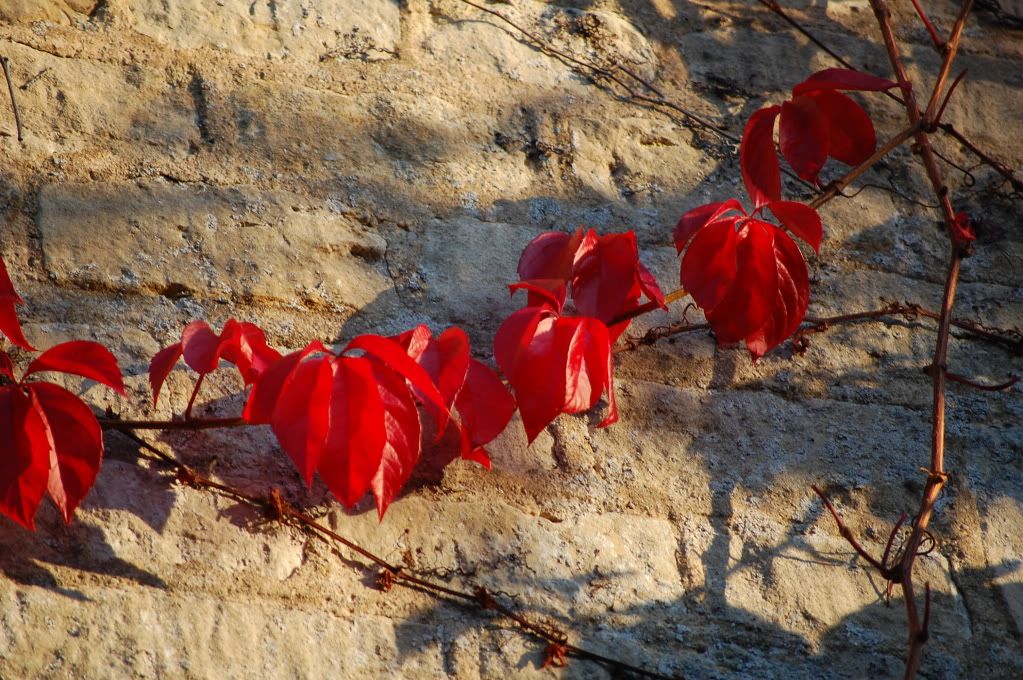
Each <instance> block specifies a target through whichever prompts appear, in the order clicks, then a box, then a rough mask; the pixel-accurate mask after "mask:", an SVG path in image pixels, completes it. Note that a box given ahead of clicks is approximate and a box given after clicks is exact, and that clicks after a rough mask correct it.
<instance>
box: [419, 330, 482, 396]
mask: <svg viewBox="0 0 1023 680" xmlns="http://www.w3.org/2000/svg"><path fill="white" fill-rule="evenodd" d="M420 328H424V329H426V333H427V336H428V337H429V340H428V341H427V342H426V343H425V344H424V345H423V346H422V347H421V348H419V347H415V348H409V350H408V354H409V356H410V357H412V358H413V359H414V360H415V361H416V363H418V364H419V365H420V366H422V367H423V368H424V369H425V370H426V372H427V374H428V375H429V376H430V379H431V380H433V382H434V384H435V385H436V386H437V389H438V391H440V394H441V397H443V398H444V404H445V405H446V406H447V407H448V408H449V409H450V408H451V404H453V403H454V401H455V395H456V394H458V390H460V389H461V388H462V384H463V383H465V374H466V372H467V371H468V370H469V336H468V335H466V334H465V331H463V330H462V329H461V328H449V329H447V330H446V331H444V332H443V333H441V334H440V335H438V336H437V338H436V339H434V338H433V337H432V336H430V330H429V329H428V328H426V326H420Z"/></svg>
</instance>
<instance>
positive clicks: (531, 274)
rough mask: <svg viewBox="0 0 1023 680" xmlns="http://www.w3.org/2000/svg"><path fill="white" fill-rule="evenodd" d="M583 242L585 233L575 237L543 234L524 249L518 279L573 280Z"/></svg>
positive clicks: (574, 235)
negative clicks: (574, 268) (573, 272)
mask: <svg viewBox="0 0 1023 680" xmlns="http://www.w3.org/2000/svg"><path fill="white" fill-rule="evenodd" d="M582 242H583V230H582V229H577V230H576V231H575V233H574V234H571V235H569V234H566V233H564V232H560V231H548V232H546V233H543V234H540V235H539V236H537V237H536V238H534V239H533V240H532V241H530V242H529V243H528V244H527V245H526V247H525V248H523V249H522V255H520V256H519V265H518V273H519V279H520V280H522V281H528V280H529V279H561V280H562V281H568V280H569V279H570V278H571V277H572V269H573V267H574V265H575V261H576V256H577V253H578V252H579V247H580V246H581V245H582Z"/></svg>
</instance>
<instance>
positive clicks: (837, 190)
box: [807, 121, 923, 210]
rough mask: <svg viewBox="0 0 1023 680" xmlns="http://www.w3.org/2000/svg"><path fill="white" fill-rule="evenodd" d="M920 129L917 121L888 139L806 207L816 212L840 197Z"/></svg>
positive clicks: (920, 126)
mask: <svg viewBox="0 0 1023 680" xmlns="http://www.w3.org/2000/svg"><path fill="white" fill-rule="evenodd" d="M922 127H923V126H922V124H921V123H920V122H919V121H918V122H916V123H914V124H912V125H910V126H909V127H908V128H906V129H904V130H902V131H901V132H900V133H899V134H897V135H895V136H894V137H892V138H891V139H889V140H888V141H887V142H886V143H885V144H884V146H882V147H881V148H879V149H878V150H877V151H875V152H874V153H873V154H872V155H871V156H870V158H868V159H867V160H865V161H863V162H862V163H860V164H859V165H858V166H856V167H855V168H853V169H852V170H850V171H849V172H847V173H846V174H845V175H843V176H842V177H841V178H839V179H838V180H835V181H834V182H832V183H831V185H830V186H829V187H828V188H827V189H825V191H824V193H822V194H821V195H819V196H817V197H816V198H814V199H813V200H812V201H810V202H809V203H808V204H807V205H809V206H810V207H811V208H813V209H814V210H816V209H818V208H820V207H821V206H822V205H824V204H825V203H827V202H828V201H830V200H831V199H833V198H835V197H836V196H840V195H841V194H842V191H844V190H845V188H846V187H847V186H849V185H850V184H852V183H853V182H855V181H856V179H857V178H858V177H859V176H860V175H862V174H863V173H865V172H866V171H867V170H870V168H872V167H873V166H874V164H875V163H877V162H878V161H879V160H881V159H882V158H884V157H885V156H887V155H888V154H890V153H891V152H892V151H894V150H895V149H896V148H898V147H899V146H901V145H902V144H903V143H905V142H906V140H908V139H909V138H910V137H914V136H916V134H917V133H919V132H920V130H921V129H922Z"/></svg>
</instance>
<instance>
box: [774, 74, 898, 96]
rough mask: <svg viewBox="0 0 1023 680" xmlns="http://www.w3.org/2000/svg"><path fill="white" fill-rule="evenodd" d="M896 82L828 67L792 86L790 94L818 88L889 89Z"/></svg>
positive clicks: (817, 89)
mask: <svg viewBox="0 0 1023 680" xmlns="http://www.w3.org/2000/svg"><path fill="white" fill-rule="evenodd" d="M897 84H898V83H893V82H892V81H890V80H885V79H884V78H878V77H877V76H872V75H870V74H869V73H863V72H862V71H853V70H852V69H846V68H828V69H824V70H823V71H818V72H817V73H814V74H813V75H812V76H810V77H809V78H807V79H806V80H804V81H803V82H801V83H799V84H798V85H796V86H795V87H793V88H792V94H793V95H794V96H798V95H801V94H806V93H807V92H816V91H819V90H874V91H882V90H890V89H891V88H893V87H895V86H896V85H897Z"/></svg>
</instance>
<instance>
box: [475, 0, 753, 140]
mask: <svg viewBox="0 0 1023 680" xmlns="http://www.w3.org/2000/svg"><path fill="white" fill-rule="evenodd" d="M461 2H462V3H463V4H466V5H469V6H470V7H473V8H475V9H478V10H479V11H481V12H485V13H487V14H489V15H490V16H492V17H494V18H496V19H498V20H500V21H501V22H503V23H505V24H507V25H508V26H511V27H512V28H514V29H515V30H516V31H518V32H519V33H521V34H522V35H524V36H525V37H526V38H528V39H529V41H530V42H532V43H533V45H534V46H535V47H536V48H537V49H539V50H540V51H542V52H545V53H547V54H550V55H553V56H555V57H557V58H559V59H563V60H565V61H567V62H569V63H572V64H575V65H576V66H578V67H580V68H582V69H584V70H585V71H588V72H591V73H592V74H593V75H596V76H598V77H600V78H606V79H608V80H610V81H612V82H614V83H616V84H617V85H619V86H621V87H622V88H624V89H625V91H626V92H628V93H629V96H630V97H632V98H633V99H636V100H638V101H642V102H645V103H647V104H653V105H655V106H664V107H666V108H670V109H672V110H673V111H675V112H676V113H680V114H682V115H683V116H685V117H686V118H688V119H689V120H691V121H692V122H693V123H696V124H697V125H699V126H700V127H703V128H706V129H707V130H710V131H711V132H714V133H715V134H717V135H719V136H721V137H723V138H724V139H727V140H728V141H730V142H733V143H735V144H738V143H739V138H738V137H735V136H734V135H732V134H729V132H728V131H727V130H726V129H725V128H724V127H722V126H721V125H720V124H718V123H714V122H711V121H709V120H707V119H706V118H704V117H703V116H701V115H699V114H697V113H694V112H693V111H690V110H689V109H686V108H684V107H682V106H680V105H678V104H676V103H674V102H672V101H670V100H669V99H667V97H665V96H664V94H663V93H662V92H661V91H660V90H659V89H658V88H657V87H655V86H654V85H653V84H652V83H650V82H649V81H647V80H645V79H644V78H641V77H640V76H639V75H638V74H636V73H635V72H633V71H631V70H630V69H628V68H626V67H624V66H622V65H620V64H615V68H617V69H618V70H620V71H621V72H622V73H624V74H626V75H627V76H628V77H630V78H631V79H633V80H635V81H636V82H637V83H639V84H640V85H642V86H643V87H645V88H646V89H647V90H649V91H650V92H653V93H654V94H655V95H657V96H656V97H650V96H647V95H644V94H641V93H638V92H636V91H635V90H634V89H633V88H632V87H630V86H629V84H628V83H626V82H624V81H623V80H622V79H621V78H620V77H618V76H617V75H616V74H615V73H614V71H612V70H610V69H607V68H604V67H603V66H600V65H598V64H593V63H590V62H587V61H583V60H582V59H579V58H578V57H575V56H573V55H571V54H569V53H568V52H565V51H563V50H559V49H557V48H556V47H553V46H552V45H550V44H549V43H548V42H547V41H545V40H544V39H543V38H541V37H540V36H538V35H536V34H535V33H533V32H531V31H529V30H527V29H525V28H523V27H522V26H520V25H519V24H518V23H516V22H515V21H513V20H512V19H510V18H508V17H507V16H506V15H504V14H503V13H501V12H498V11H497V10H495V9H491V8H489V7H486V6H484V5H481V4H479V3H476V2H473V1H472V0H461Z"/></svg>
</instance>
